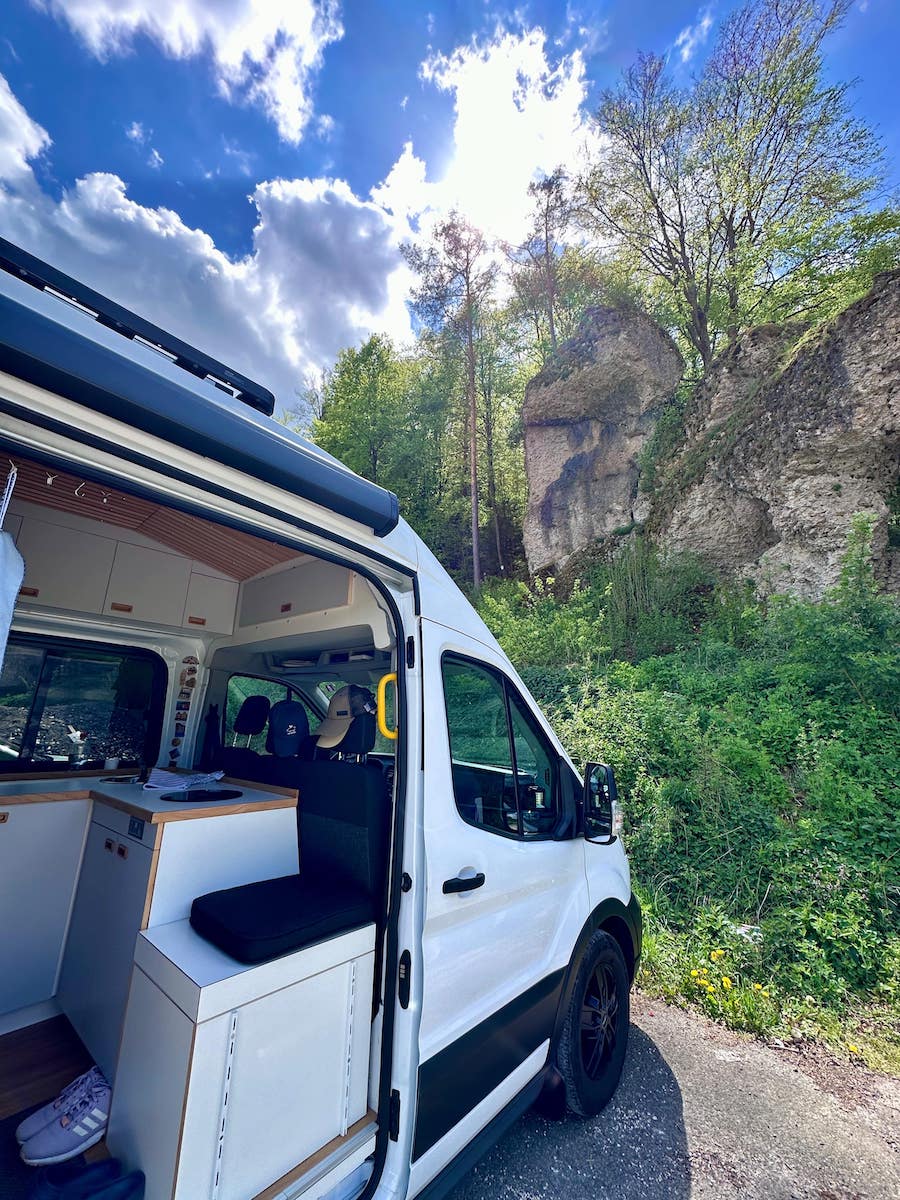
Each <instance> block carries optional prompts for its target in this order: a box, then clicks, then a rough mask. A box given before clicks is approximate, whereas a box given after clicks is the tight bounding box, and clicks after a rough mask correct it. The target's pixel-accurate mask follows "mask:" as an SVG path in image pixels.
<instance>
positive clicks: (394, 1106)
mask: <svg viewBox="0 0 900 1200" xmlns="http://www.w3.org/2000/svg"><path fill="white" fill-rule="evenodd" d="M388 1133H389V1134H390V1138H391V1141H392V1142H396V1141H399V1139H400V1093H399V1092H398V1091H397V1089H396V1088H394V1090H393V1091H392V1092H391V1112H390V1116H389V1118H388Z"/></svg>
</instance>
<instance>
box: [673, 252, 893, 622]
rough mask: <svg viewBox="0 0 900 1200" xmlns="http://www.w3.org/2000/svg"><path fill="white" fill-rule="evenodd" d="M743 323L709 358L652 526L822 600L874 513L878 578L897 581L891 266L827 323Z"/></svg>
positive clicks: (676, 542) (681, 545) (770, 584)
mask: <svg viewBox="0 0 900 1200" xmlns="http://www.w3.org/2000/svg"><path fill="white" fill-rule="evenodd" d="M796 334H797V331H796V330H791V329H784V328H778V327H771V326H766V327H763V328H761V329H756V330H751V331H750V332H749V333H748V334H746V335H745V336H744V337H743V338H742V339H741V340H740V341H739V342H738V343H737V344H736V345H734V346H732V347H731V348H730V349H729V350H728V351H726V352H725V353H724V354H723V355H722V356H720V358H719V359H718V360H717V361H716V362H715V363H714V364H713V367H712V369H711V370H710V372H709V374H708V376H707V378H706V380H705V381H704V383H703V385H702V386H701V387H700V388H698V389H697V391H696V393H695V395H694V398H693V403H692V404H691V405H690V407H689V409H688V412H687V414H686V426H687V440H686V442H685V445H684V447H683V448H682V450H681V451H680V452H679V454H678V455H676V457H675V459H674V460H673V462H672V463H671V464H670V465H669V467H668V469H667V470H666V472H665V473H664V475H663V477H662V479H661V481H660V486H659V488H658V489H657V491H656V493H655V495H654V500H653V505H652V510H651V515H650V521H649V528H650V529H651V531H654V532H655V533H656V534H657V536H658V538H659V540H660V542H661V543H662V544H663V545H664V546H668V547H672V548H674V549H684V550H690V551H693V552H694V553H697V554H700V555H701V556H702V557H703V558H705V559H706V560H707V561H708V562H709V563H710V565H712V566H713V567H716V568H718V569H719V570H721V571H723V572H731V573H737V574H740V575H744V576H747V577H749V578H751V579H752V580H753V581H754V582H755V584H756V586H757V588H758V589H759V590H760V591H764V592H771V591H779V592H784V591H787V592H793V593H795V594H798V595H803V596H808V597H810V598H812V599H818V598H820V597H821V596H822V595H823V593H824V592H825V591H826V590H827V589H828V588H829V587H830V586H832V585H833V584H834V583H836V582H837V579H838V574H839V570H840V560H841V556H842V554H843V552H844V550H845V548H846V541H847V532H848V529H849V526H850V519H851V517H852V516H853V514H854V513H857V512H868V513H871V514H872V515H873V516H874V518H875V536H874V543H873V551H874V556H873V557H874V562H875V568H876V573H877V575H878V576H879V577H880V580H881V582H882V584H883V585H884V586H885V587H886V588H888V589H890V590H894V591H896V590H900V553H898V551H897V549H896V548H895V547H892V546H891V545H890V538H889V518H890V513H889V501H890V498H891V497H892V496H895V495H896V489H897V485H898V465H900V271H895V272H891V273H888V274H885V275H882V276H879V278H878V279H877V280H876V283H875V286H874V287H873V289H872V291H871V292H869V294H868V295H867V296H865V297H863V299H861V300H859V301H857V302H856V303H855V304H852V305H851V306H850V307H849V308H847V309H845V310H844V312H842V313H841V314H840V315H839V316H838V317H836V318H835V319H834V320H833V321H832V322H830V323H829V324H828V325H826V326H825V327H823V328H822V329H820V330H818V331H816V332H815V333H814V334H811V335H808V337H807V338H806V339H801V341H800V342H799V344H798V346H797V348H796V349H794V350H790V349H789V346H790V344H791V342H793V341H794V340H795V338H796Z"/></svg>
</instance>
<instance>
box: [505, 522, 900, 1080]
mask: <svg viewBox="0 0 900 1200" xmlns="http://www.w3.org/2000/svg"><path fill="white" fill-rule="evenodd" d="M871 528H872V526H871V521H870V520H869V519H868V518H867V517H860V518H858V519H857V520H856V521H855V522H854V527H853V530H852V532H851V535H850V539H849V543H848V550H847V554H846V556H845V559H844V563H843V570H842V575H841V580H840V583H839V585H838V586H837V587H836V588H835V589H834V590H833V592H832V593H831V594H830V595H829V596H828V597H826V599H825V600H824V601H822V602H821V603H819V604H812V603H808V602H805V601H801V600H796V599H787V598H775V599H774V600H770V601H769V602H768V604H767V605H765V606H764V605H763V604H761V603H758V602H757V601H755V600H754V599H753V598H752V596H750V595H749V594H748V593H747V592H746V591H745V590H744V589H743V588H738V587H735V586H730V587H717V588H712V589H709V588H707V586H706V581H705V579H704V576H703V574H702V572H700V571H699V569H698V568H697V567H696V565H695V564H692V563H690V562H687V563H686V562H685V561H684V560H670V562H669V563H666V562H665V561H663V560H661V559H660V558H659V557H658V556H657V555H656V554H655V552H653V551H652V550H650V549H648V548H647V547H640V546H636V547H634V548H632V550H631V551H630V554H631V557H630V558H627V559H620V560H618V565H617V564H615V563H614V564H611V565H610V566H609V567H607V568H604V569H603V570H601V571H600V572H598V574H597V576H595V577H593V578H591V579H590V580H589V581H588V582H587V583H586V584H585V585H583V586H581V587H579V588H577V589H576V590H575V592H574V593H573V597H572V600H571V601H567V602H564V601H562V600H560V599H557V598H555V597H553V596H552V594H551V592H550V591H549V590H548V589H546V588H545V589H543V590H542V589H540V588H539V589H536V591H533V592H530V593H529V592H520V593H518V594H515V595H513V594H512V593H511V592H509V591H508V590H507V591H506V592H501V593H499V595H500V596H502V597H504V599H503V600H502V602H501V600H500V599H499V598H498V593H497V592H494V593H492V596H493V597H494V599H493V601H492V602H489V603H487V604H485V603H483V604H482V612H483V614H484V616H485V618H486V619H487V620H488V622H489V623H493V625H494V628H495V631H496V632H497V633H498V636H499V637H500V640H501V642H502V643H503V645H504V646H505V648H506V649H507V651H508V652H509V653H510V655H511V657H512V658H513V660H514V661H515V662H516V664H517V666H518V667H519V668H520V670H521V671H522V674H523V677H524V679H525V682H526V684H527V685H528V686H529V687H530V688H531V690H532V691H533V693H534V694H535V696H536V698H537V699H538V701H539V703H540V704H541V705H542V706H543V707H544V709H545V711H547V713H548V715H549V717H550V719H551V721H552V722H553V724H554V727H555V728H556V730H557V732H558V733H559V735H560V737H561V739H562V741H563V743H564V744H565V745H566V746H567V748H568V749H569V751H570V753H571V754H572V756H573V758H574V759H575V760H576V761H577V762H578V763H579V764H581V763H583V762H584V761H586V760H588V759H596V758H601V759H603V760H605V761H608V762H610V763H611V764H612V765H613V767H614V768H615V770H616V774H617V778H618V781H619V785H620V797H621V804H622V808H623V815H624V820H625V832H624V837H625V841H626V845H627V848H628V852H629V858H630V861H631V866H632V871H633V874H634V879H635V881H636V887H637V889H638V891H639V894H640V895H641V898H642V901H643V903H644V906H645V910H646V928H647V942H646V948H645V955H644V963H643V969H642V977H641V978H642V983H643V985H644V986H645V987H647V988H648V989H650V990H651V991H654V992H655V993H657V994H660V995H663V996H667V997H669V998H670V999H673V1000H677V1001H679V1002H682V1003H693V1004H697V1005H700V1006H701V1007H702V1008H703V1009H704V1010H705V1011H707V1012H709V1013H710V1014H711V1015H714V1016H716V1017H718V1018H720V1019H722V1020H725V1021H727V1022H728V1023H729V1024H731V1025H733V1026H735V1027H737V1028H743V1029H748V1030H752V1031H755V1032H762V1031H765V1030H778V1031H779V1032H781V1033H783V1034H787V1033H789V1032H794V1033H796V1031H797V1030H798V1029H799V1030H800V1031H801V1032H806V1033H810V1034H817V1035H819V1036H825V1037H827V1038H828V1039H830V1040H831V1041H832V1042H838V1043H839V1044H842V1045H844V1047H845V1049H846V1047H847V1046H849V1045H851V1044H852V1045H854V1046H856V1044H857V1043H859V1047H862V1052H863V1053H864V1054H865V1055H866V1056H867V1057H868V1058H869V1059H870V1061H872V1062H873V1063H874V1064H876V1065H881V1066H887V1067H892V1068H893V1069H898V1067H900V1033H898V1032H897V1031H898V1029H900V984H898V976H897V968H898V964H900V920H898V916H900V908H898V906H900V873H898V862H900V806H898V804H897V797H898V785H900V735H898V727H900V726H898V716H900V710H898V702H900V656H898V652H897V647H898V643H900V606H898V604H897V602H896V601H895V600H894V599H892V598H888V597H885V596H882V595H879V594H878V591H877V589H876V587H875V582H874V578H873V576H872V571H871V566H870V547H871ZM504 587H505V588H506V589H509V587H510V585H504ZM510 597H511V598H510ZM654 603H655V604H658V605H661V607H662V611H663V613H667V614H668V616H669V617H671V618H672V619H673V628H674V623H677V624H678V629H679V630H680V632H679V633H678V634H677V636H675V635H672V636H669V635H668V634H667V635H666V637H665V639H663V638H661V635H660V628H661V625H660V621H659V612H660V610H659V609H656V610H654V608H653V605H654ZM592 604H593V606H594V607H593V609H592V607H591V605H592ZM570 605H571V607H570ZM614 605H618V609H617V610H616V612H615V616H614V617H613V616H612V613H613V606H614ZM617 631H624V633H620V632H617ZM661 640H664V641H665V642H666V646H667V648H666V649H665V651H664V652H659V653H655V654H651V655H642V654H641V652H640V648H641V647H646V646H649V645H659V644H660V641H661ZM604 641H607V642H610V643H612V644H613V645H614V646H615V645H618V646H620V647H621V646H623V645H627V647H628V649H629V651H630V656H631V657H633V658H634V659H636V661H632V662H629V661H623V659H622V658H619V657H616V656H615V654H614V653H613V652H612V651H606V652H603V651H599V650H597V646H599V645H601V644H602V643H603V642H604ZM589 647H590V649H589ZM714 952H715V954H716V958H715V959H714V960H713V959H711V958H710V955H711V954H713V953H714ZM720 952H721V953H720ZM714 964H715V970H712V968H713V965H714ZM704 972H705V973H704ZM723 978H724V979H727V980H728V984H727V986H726V985H725V984H724V983H723V982H722V980H723ZM763 993H765V994H763ZM857 1049H858V1048H857ZM855 1052H856V1051H855Z"/></svg>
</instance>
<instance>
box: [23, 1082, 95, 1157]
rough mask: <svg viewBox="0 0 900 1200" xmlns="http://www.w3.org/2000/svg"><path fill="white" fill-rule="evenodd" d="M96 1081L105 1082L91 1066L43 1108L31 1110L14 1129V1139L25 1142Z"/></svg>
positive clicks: (59, 1114)
mask: <svg viewBox="0 0 900 1200" xmlns="http://www.w3.org/2000/svg"><path fill="white" fill-rule="evenodd" d="M98 1083H106V1080H105V1079H104V1078H103V1074H102V1072H101V1071H100V1068H99V1067H91V1069H90V1070H89V1071H85V1073H84V1074H83V1075H79V1076H78V1078H77V1079H74V1080H73V1081H72V1082H71V1083H70V1084H69V1086H68V1087H64V1088H63V1090H62V1091H61V1092H60V1093H59V1095H58V1096H57V1097H56V1099H55V1100H51V1101H50V1103H49V1104H45V1105H44V1106H43V1108H39V1109H38V1110H37V1112H33V1113H32V1114H31V1116H30V1117H26V1118H25V1120H24V1121H22V1122H21V1124H20V1125H19V1127H18V1128H17V1129H16V1141H17V1142H18V1143H19V1145H20V1146H21V1145H22V1144H23V1142H27V1141H28V1139H29V1138H32V1137H34V1135H35V1134H36V1133H37V1132H38V1131H39V1130H41V1129H43V1128H44V1126H45V1125H49V1124H50V1122H51V1121H55V1120H56V1119H57V1117H61V1116H62V1115H63V1113H64V1112H66V1111H67V1110H68V1109H69V1108H71V1106H72V1105H73V1104H76V1103H77V1102H78V1101H79V1100H80V1099H81V1097H82V1096H83V1095H84V1093H85V1092H86V1091H88V1090H89V1089H90V1088H92V1087H93V1086H94V1085H95V1084H98Z"/></svg>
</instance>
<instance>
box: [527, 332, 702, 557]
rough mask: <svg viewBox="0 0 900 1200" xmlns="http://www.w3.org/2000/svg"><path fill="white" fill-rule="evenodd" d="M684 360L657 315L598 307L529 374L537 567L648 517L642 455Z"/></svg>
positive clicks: (531, 543) (532, 543)
mask: <svg viewBox="0 0 900 1200" xmlns="http://www.w3.org/2000/svg"><path fill="white" fill-rule="evenodd" d="M682 370H683V364H682V361H681V356H680V354H679V353H678V350H677V349H676V347H675V345H674V343H673V342H672V339H671V338H670V337H669V336H668V334H666V333H665V332H664V331H663V330H662V329H660V327H659V326H658V325H656V324H655V322H653V321H652V320H651V319H650V318H649V317H647V316H644V315H643V314H642V313H638V312H631V311H623V310H621V309H615V308H591V309H588V311H587V312H586V314H585V318H584V321H583V322H582V325H581V328H580V330H579V333H578V335H577V336H576V337H575V338H573V339H572V340H571V341H569V342H566V343H565V344H564V345H563V346H562V347H561V348H560V351H559V354H558V356H557V358H556V359H555V360H554V362H553V364H552V365H550V366H548V367H547V368H545V370H544V371H542V372H541V374H540V375H538V376H536V377H535V378H534V379H532V380H531V381H530V383H529V384H528V387H527V389H526V391H525V407H524V424H525V467H526V473H527V476H528V496H529V499H528V510H527V513H526V517H525V528H524V538H525V553H526V555H527V557H528V565H529V567H530V569H531V570H532V571H533V572H534V571H539V570H543V569H545V568H547V567H549V566H551V565H559V564H561V563H563V562H565V561H566V559H568V558H569V557H570V556H571V555H572V554H573V553H575V552H576V551H578V550H581V549H584V548H585V547H587V546H589V545H591V544H592V543H594V542H596V541H598V540H600V539H603V538H605V537H607V536H609V535H610V534H612V533H614V532H618V531H620V530H622V529H628V528H630V527H631V526H633V525H634V523H635V521H637V520H640V519H641V518H642V516H643V515H644V513H643V512H642V511H641V504H640V503H639V502H638V476H639V466H638V455H639V453H640V450H641V448H642V447H643V445H644V443H645V442H646V439H647V437H648V436H649V434H650V432H651V431H652V429H653V426H654V423H655V421H656V418H657V415H658V413H659V409H660V407H661V405H662V404H663V402H664V401H665V400H666V399H668V398H669V397H670V395H671V393H672V391H673V389H674V388H675V386H676V384H677V383H678V381H679V379H680V378H681V373H682Z"/></svg>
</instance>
